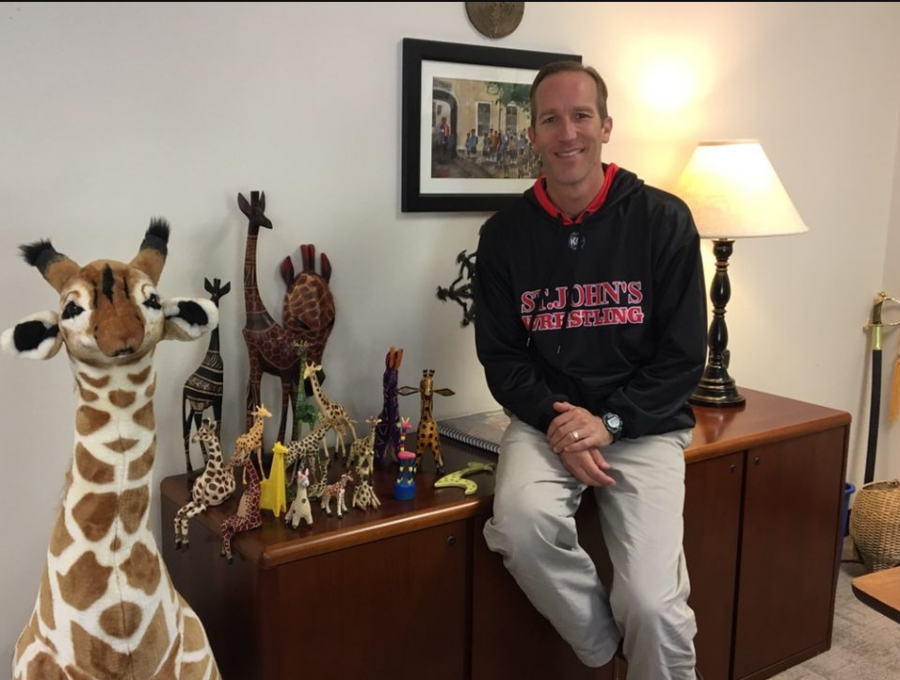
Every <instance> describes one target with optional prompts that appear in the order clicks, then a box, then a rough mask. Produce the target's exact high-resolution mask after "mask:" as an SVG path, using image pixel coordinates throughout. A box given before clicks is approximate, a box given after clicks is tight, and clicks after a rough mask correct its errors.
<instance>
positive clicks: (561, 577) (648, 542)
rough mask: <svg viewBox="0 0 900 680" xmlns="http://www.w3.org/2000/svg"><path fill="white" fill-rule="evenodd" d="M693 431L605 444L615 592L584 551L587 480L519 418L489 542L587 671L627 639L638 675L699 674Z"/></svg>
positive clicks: (646, 678) (505, 452)
mask: <svg viewBox="0 0 900 680" xmlns="http://www.w3.org/2000/svg"><path fill="white" fill-rule="evenodd" d="M690 440H691V431H690V430H681V431H677V432H670V433H667V434H664V435H652V436H645V437H641V438H640V439H622V440H620V441H618V442H616V443H615V444H612V445H610V446H609V447H607V448H606V449H605V450H604V451H603V455H604V457H605V458H606V460H607V462H609V464H610V465H611V466H612V468H611V470H609V471H608V474H609V475H610V476H611V477H613V478H614V479H615V480H616V485H615V486H611V487H605V488H597V489H594V494H595V496H596V499H597V507H598V509H599V514H600V523H601V526H602V528H603V535H604V539H605V541H606V545H607V548H608V550H609V556H610V559H611V561H612V564H613V570H614V583H613V587H612V589H611V592H610V593H607V591H606V589H605V588H604V586H603V585H602V584H601V583H600V579H599V577H598V576H597V570H596V568H595V567H594V564H593V562H592V561H591V558H590V557H589V556H588V554H587V553H586V552H585V551H584V550H583V549H582V548H581V547H580V546H579V544H578V537H577V533H576V528H575V511H576V510H577V509H578V506H579V503H580V502H581V494H582V493H583V492H584V491H585V489H586V488H587V487H585V486H584V485H583V484H581V483H580V482H578V481H577V480H576V479H575V478H574V477H573V476H572V475H571V473H570V472H569V471H568V470H566V469H565V467H563V465H562V461H561V460H560V458H559V456H557V455H556V454H554V453H553V451H551V450H550V447H549V445H548V444H547V440H546V438H545V435H544V433H542V432H540V431H538V430H536V429H535V428H533V427H531V426H530V425H526V424H525V423H523V422H521V421H519V420H518V419H516V418H515V417H513V418H512V424H511V425H510V427H509V429H508V430H507V431H506V434H505V435H504V437H503V441H502V445H501V454H500V461H499V464H498V466H497V478H496V491H495V496H494V517H493V518H492V519H491V520H490V521H488V522H487V524H485V527H484V537H485V539H486V540H487V544H488V546H489V547H490V549H491V550H493V551H494V552H497V553H499V554H501V555H502V556H503V561H504V564H505V565H506V568H507V569H508V570H509V571H510V573H511V574H512V575H513V577H514V578H515V579H516V581H517V582H518V584H519V586H520V587H521V588H522V590H523V591H524V592H525V594H526V595H527V596H528V599H529V600H531V603H532V604H533V605H534V606H535V608H536V609H537V610H538V611H539V612H540V613H541V614H543V615H544V616H545V617H546V618H547V619H548V620H549V621H550V623H552V624H553V626H554V627H555V628H556V630H557V631H558V632H559V634H560V635H561V636H562V637H563V639H565V640H566V641H567V642H568V643H569V644H570V645H572V648H573V650H574V651H575V653H576V654H577V655H578V658H579V659H581V661H582V662H583V663H584V664H586V665H588V666H602V665H604V664H606V663H607V662H609V660H610V659H611V658H612V657H613V655H614V654H615V651H616V648H617V647H618V644H619V641H620V640H621V639H623V638H624V644H623V651H624V653H625V658H626V659H627V660H628V680H665V679H669V678H672V679H678V680H687V679H688V678H690V679H693V678H694V664H695V655H694V644H693V639H694V635H695V634H696V632H697V626H696V623H695V621H694V612H693V611H692V610H691V608H690V607H688V605H687V599H688V595H689V594H690V583H689V581H688V574H687V567H686V564H685V559H684V552H683V551H682V537H683V521H682V510H683V507H684V449H685V447H687V445H688V444H689V443H690Z"/></svg>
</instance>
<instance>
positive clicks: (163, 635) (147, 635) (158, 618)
mask: <svg viewBox="0 0 900 680" xmlns="http://www.w3.org/2000/svg"><path fill="white" fill-rule="evenodd" d="M176 640H178V638H177V637H176ZM169 644H170V638H169V629H168V628H167V627H166V615H165V612H164V611H163V608H162V605H160V606H159V607H157V609H156V613H155V614H154V615H153V618H152V619H151V620H150V623H149V624H148V625H147V630H146V631H144V637H143V638H141V642H140V644H138V646H137V648H136V649H135V650H134V652H133V653H132V655H131V660H132V663H133V664H134V677H136V678H146V677H149V676H150V674H151V673H153V672H154V671H155V670H156V669H157V668H159V666H160V664H162V662H163V661H164V660H165V657H166V652H168V651H169ZM182 677H184V676H182Z"/></svg>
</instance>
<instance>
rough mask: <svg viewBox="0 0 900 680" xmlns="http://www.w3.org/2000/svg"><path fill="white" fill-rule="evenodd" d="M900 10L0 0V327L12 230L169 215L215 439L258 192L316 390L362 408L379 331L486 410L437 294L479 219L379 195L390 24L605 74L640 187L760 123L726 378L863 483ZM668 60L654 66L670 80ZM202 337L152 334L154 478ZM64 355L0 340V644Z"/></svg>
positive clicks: (389, 91)
mask: <svg viewBox="0 0 900 680" xmlns="http://www.w3.org/2000/svg"><path fill="white" fill-rule="evenodd" d="M898 29H900V6H898V5H897V4H889V5H877V4H858V5H855V6H853V7H852V8H851V7H850V5H849V4H836V5H831V4H827V5H826V4H824V3H818V4H809V5H805V6H800V5H799V4H776V5H766V4H751V5H739V4H731V3H728V4H724V3H723V4H718V5H702V6H701V5H699V4H685V3H677V4H658V5H657V4H625V3H622V4H619V3H591V4H577V5H576V4H575V3H559V4H553V5H550V4H547V3H527V4H526V9H525V17H524V19H523V21H522V24H521V26H520V27H519V28H518V30H517V31H516V32H515V33H514V34H513V35H512V36H510V37H508V38H506V39H503V40H500V41H491V40H488V39H487V38H483V37H481V36H480V35H479V34H478V33H477V32H476V31H475V30H474V29H473V28H472V27H471V26H470V24H469V23H468V20H467V18H466V16H465V11H464V6H463V3H411V4H404V5H402V6H401V5H399V4H396V5H395V4H390V3H380V4H372V5H367V6H361V5H356V4H353V3H340V4H335V5H328V4H319V3H311V4H305V5H275V4H272V5H269V4H255V5H253V6H250V5H247V4H229V5H210V6H207V5H186V6H184V5H180V4H179V5H176V4H170V5H166V4H159V5H155V6H153V7H149V6H145V5H134V4H127V5H126V4H110V5H104V6H100V5H91V4H84V5H74V4H72V5H69V4H67V5H30V4H18V3H0V64H3V67H2V77H0V84H2V87H0V113H2V118H0V122H2V124H0V149H2V155H0V159H2V160H0V205H2V226H0V282H2V287H3V289H4V290H6V291H7V296H6V301H5V302H4V304H3V305H2V307H0V327H2V328H5V327H8V326H9V325H11V324H12V323H14V322H15V321H16V320H18V319H19V318H21V317H22V316H24V315H26V314H29V313H31V312H33V311H37V310H42V309H48V308H52V307H54V306H55V304H56V299H55V294H54V292H53V291H52V289H51V288H50V287H49V286H48V285H47V284H46V283H44V282H43V280H42V279H41V278H40V276H39V274H38V272H37V271H35V270H32V269H29V268H28V267H27V266H26V265H24V264H23V263H22V262H21V261H20V260H19V258H18V256H17V246H18V245H19V244H20V243H24V242H28V241H31V240H34V239H37V238H41V237H50V238H52V239H53V242H54V244H55V245H56V247H57V248H58V249H59V250H60V251H61V252H64V253H66V254H68V255H70V256H71V257H73V258H74V259H76V260H78V261H82V262H84V261H89V260H92V259H95V258H100V257H109V258H114V259H126V258H128V259H130V258H131V257H132V255H133V254H134V253H135V252H136V249H137V247H138V244H139V243H140V240H141V237H142V234H143V231H144V229H145V228H146V225H147V222H148V219H149V218H150V217H151V216H155V215H162V216H165V217H167V218H168V219H169V220H170V221H171V223H172V226H173V234H172V239H171V241H170V256H169V262H168V266H167V270H166V271H165V273H164V275H163V279H162V284H161V289H162V291H163V293H165V294H167V295H187V294H190V295H203V294H204V292H203V288H202V278H203V277H204V276H208V277H213V276H218V277H220V278H223V279H228V280H231V281H232V285H233V292H232V293H231V295H229V296H228V297H226V298H225V299H224V300H223V303H222V312H223V323H222V345H223V355H224V358H225V363H226V370H227V377H226V381H227V388H226V389H227V397H226V419H227V422H226V424H225V436H224V439H225V441H226V442H228V441H230V440H232V439H233V437H234V436H236V435H237V434H238V431H239V428H240V424H241V417H240V414H241V410H242V404H243V389H244V387H243V382H244V380H245V379H246V360H245V358H244V346H243V341H242V339H241V336H240V327H241V325H242V323H243V310H242V300H241V266H242V258H243V248H244V238H245V233H246V221H245V219H244V218H243V216H242V215H241V214H240V212H239V211H238V209H237V207H236V204H235V196H236V194H237V192H239V191H241V192H248V191H250V190H252V189H264V190H265V191H266V195H267V199H268V205H267V208H268V209H267V214H269V215H270V216H271V217H272V219H273V221H274V223H275V229H274V231H272V232H265V233H263V234H262V236H261V238H260V242H259V257H258V263H259V271H260V286H261V289H262V294H263V297H264V299H265V301H266V303H267V305H268V306H269V308H270V309H271V310H278V311H280V296H281V294H282V291H283V288H282V284H281V282H280V280H279V279H278V276H277V273H276V270H277V265H278V263H279V262H280V261H281V259H282V258H283V257H285V256H286V255H288V254H290V253H293V252H294V251H295V249H296V248H297V247H298V246H299V245H300V244H301V243H314V244H315V245H316V246H317V248H318V249H319V250H320V251H324V252H326V253H327V254H328V256H329V258H330V259H331V261H332V263H333V266H334V276H333V278H332V287H333V290H334V294H335V297H336V299H337V304H338V320H337V325H336V328H335V331H334V334H333V335H332V338H331V340H330V341H329V345H328V349H327V351H326V355H325V365H326V370H327V372H328V374H329V378H328V383H327V387H328V389H329V392H330V394H331V395H332V396H333V397H335V398H337V399H339V400H342V401H343V402H344V403H346V404H347V406H348V407H349V408H350V409H351V411H352V412H353V414H354V415H355V417H356V418H357V420H359V421H360V422H362V421H363V420H364V419H365V418H366V417H367V416H369V415H371V414H373V413H376V412H377V411H378V410H379V409H380V405H381V373H382V369H383V361H384V354H385V352H386V350H387V349H388V347H390V346H391V345H397V346H401V347H404V348H405V356H404V363H403V369H402V372H401V380H402V382H403V383H405V384H417V380H418V376H419V375H420V372H421V369H422V368H425V367H431V368H434V369H436V371H437V373H436V378H437V382H438V383H439V384H440V385H441V386H444V385H447V386H450V387H452V388H453V389H454V390H456V392H457V395H456V396H455V397H452V398H449V399H440V400H439V402H438V403H437V405H436V409H437V412H438V415H441V414H443V415H445V416H451V415H456V414H460V413H464V412H470V411H475V410H481V409H485V408H489V407H492V406H493V401H492V399H491V397H490V395H489V394H488V393H487V390H486V388H485V386H484V383H483V379H482V373H481V369H480V367H479V365H478V363H477V361H476V359H475V356H474V351H473V348H472V331H471V329H461V328H460V327H459V319H460V314H459V312H458V308H457V307H456V306H455V305H452V303H448V304H441V303H439V302H438V301H437V300H436V298H435V295H434V293H435V289H436V287H437V286H438V285H446V284H447V283H449V282H450V281H451V280H452V279H453V278H454V277H455V275H456V271H455V266H454V259H455V256H456V254H457V253H458V252H459V251H461V250H463V249H472V248H474V246H475V244H476V236H477V231H478V227H479V226H480V224H481V223H482V222H483V221H484V219H485V218H486V217H487V215H486V214H464V213H457V214H413V215H411V214H402V213H400V211H399V194H400V189H399V187H400V182H399V176H400V110H399V109H400V94H401V72H400V41H401V39H402V38H404V37H414V38H421V39H429V40H444V41H450V42H460V43H469V44H486V45H491V46H496V47H504V48H518V49H530V50H545V51H559V52H572V53H579V54H582V55H583V56H584V59H585V61H586V62H588V63H592V64H594V65H596V66H597V67H598V68H599V69H600V70H601V72H602V73H604V74H605V76H606V77H607V80H608V83H609V87H610V91H611V93H612V94H611V97H610V110H611V113H612V115H613V116H614V119H615V128H614V131H613V140H612V143H611V144H610V146H609V148H608V150H607V154H606V159H607V160H611V161H616V162H617V163H619V164H620V165H622V166H624V167H628V168H629V169H633V170H635V171H637V172H638V173H639V174H640V175H642V176H643V177H644V178H645V179H647V180H648V181H649V182H651V183H653V184H657V185H659V186H663V187H666V188H668V187H671V186H672V185H673V184H674V182H675V180H676V179H677V176H678V173H679V172H680V170H681V167H682V166H683V164H684V163H685V162H686V160H687V158H688V156H689V155H690V153H691V150H692V148H693V146H694V144H695V142H696V141H697V140H698V139H703V138H727V137H732V138H734V137H756V138H759V139H760V140H761V141H762V143H763V145H764V147H765V149H766V151H767V153H768V154H769V157H770V158H771V160H772V162H773V164H774V165H775V167H776V169H777V170H778V172H779V173H780V175H781V178H782V180H783V182H784V184H785V186H786V187H787V189H788V191H789V193H790V195H791V196H792V197H793V200H794V202H795V204H796V205H797V208H798V210H799V211H800V213H801V215H802V216H803V218H804V219H805V221H806V223H807V224H808V225H809V227H810V232H809V233H808V234H806V235H804V236H802V237H790V238H785V239H781V240H774V239H762V240H758V241H754V242H740V243H738V244H737V245H736V247H735V254H734V256H733V258H732V266H731V275H732V284H733V290H734V294H733V296H732V301H731V303H730V304H729V313H728V322H729V328H730V331H731V341H730V345H729V346H730V348H731V350H732V355H733V359H732V369H731V370H732V374H733V375H734V376H735V378H736V379H737V380H738V382H739V383H741V384H742V385H746V386H748V387H752V388H756V389H762V390H769V391H772V392H777V393H779V394H783V395H787V396H792V397H796V398H800V399H804V400H808V401H814V402H817V403H821V404H825V405H829V406H833V407H837V408H841V409H846V410H848V411H850V412H851V413H852V414H853V416H854V422H855V425H854V440H853V450H852V460H851V478H854V479H856V478H858V477H861V475H862V458H861V454H862V449H864V438H865V432H864V431H863V430H864V428H861V427H860V424H861V423H863V421H864V416H865V410H864V409H865V408H866V401H867V399H866V396H865V390H866V384H867V378H866V377H865V376H864V370H865V368H866V348H865V338H864V336H863V334H862V333H861V331H860V327H861V325H862V324H863V323H864V322H865V318H866V316H867V313H868V307H869V304H870V300H871V298H872V295H873V294H874V292H875V291H877V290H879V289H880V288H881V287H882V286H883V285H886V284H885V283H884V281H887V282H888V284H889V283H890V282H891V281H892V280H893V278H896V276H897V275H896V273H894V272H892V271H891V270H890V267H888V272H889V274H888V275H887V276H883V267H884V264H883V261H882V260H883V257H882V255H881V253H882V252H883V251H884V249H885V247H886V244H888V243H890V244H891V245H890V248H891V251H892V252H893V253H895V254H896V253H897V250H898V249H900V242H898V240H897V238H896V236H895V235H896V233H897V231H898V229H900V218H898V210H900V209H898V207H897V205H896V202H895V201H896V196H897V195H898V188H900V186H898V182H897V177H896V168H897V164H898V158H900V147H898V121H900V74H898V72H897V69H896V64H898V63H900V43H898V42H897V41H896V40H895V36H896V35H897V33H898ZM679 64H681V65H682V67H683V71H681V74H682V75H683V76H684V77H685V78H687V79H688V81H689V84H688V85H685V86H683V87H681V88H678V89H676V90H675V91H673V92H670V93H669V95H668V96H667V97H666V98H665V99H664V100H663V101H662V102H661V103H657V104H652V103H651V102H650V100H648V99H647V95H646V93H645V92H644V90H643V89H642V88H643V86H644V85H643V83H644V81H645V79H646V77H647V75H648V73H652V72H653V71H654V69H655V68H657V67H659V66H660V65H668V67H669V68H670V69H671V68H675V67H677V66H678V65H679ZM669 73H670V75H669V76H664V78H663V80H662V81H661V82H662V83H663V84H666V83H669V84H671V83H673V82H675V83H677V82H680V81H679V80H678V78H679V77H680V76H678V73H679V72H678V71H677V69H676V70H675V71H670V72H669ZM672 74H674V75H672ZM690 83H692V84H690ZM657 92H658V90H657ZM684 94H686V95H687V99H686V100H684V101H679V100H680V99H681V96H682V95H684ZM892 211H893V212H892ZM889 225H891V226H892V227H893V232H892V235H893V236H894V237H893V238H891V239H889V237H888V233H889V232H888V229H889ZM889 255H890V252H889ZM890 261H891V260H890V259H889V260H888V262H890ZM894 261H896V258H894ZM894 285H895V286H896V285H897V282H896V281H894ZM278 311H276V314H278ZM205 344H206V343H205V341H201V342H200V343H197V344H195V345H178V346H176V345H174V344H172V343H169V344H167V345H166V346H165V347H163V348H162V349H161V350H160V352H159V355H158V369H159V381H160V382H159V390H158V395H159V397H160V398H159V399H158V400H157V421H158V423H159V424H160V425H161V428H160V433H159V435H160V447H159V454H158V462H157V468H156V474H157V477H158V479H162V478H163V477H164V476H167V475H169V474H173V473H176V472H179V471H180V470H182V469H183V456H182V453H181V443H180V431H179V419H180V415H179V414H180V408H181V405H180V404H179V403H178V401H179V396H180V387H181V384H182V383H183V381H184V380H185V378H186V377H187V376H188V375H189V374H190V372H191V371H192V370H193V369H194V368H195V366H196V365H197V363H199V361H200V359H201V358H202V356H203V353H204V351H205ZM65 364H66V362H65V360H64V359H63V358H61V357H58V358H57V359H55V360H54V361H51V362H45V363H32V362H25V361H13V360H12V359H9V358H0V385H2V389H0V428H2V432H3V460H4V462H5V466H4V474H3V475H2V476H0V504H2V506H0V509H2V512H3V516H4V517H5V518H6V521H5V522H4V523H3V525H2V526H3V528H2V543H3V545H4V546H6V549H5V550H4V551H3V552H2V557H0V599H2V601H3V602H4V605H5V611H4V615H3V616H2V617H0V659H2V658H9V655H10V654H11V650H12V646H13V644H14V641H15V638H16V635H17V634H18V632H19V630H20V628H21V626H22V625H23V624H24V622H25V621H26V619H27V616H28V613H29V611H30V609H31V607H32V604H33V598H34V596H35V594H36V592H37V583H38V579H39V576H40V572H41V568H42V565H43V561H44V552H45V547H46V544H47V541H48V537H49V533H50V528H51V523H52V520H53V517H54V513H55V508H56V505H57V503H58V501H59V494H60V490H61V488H62V482H63V475H64V472H65V469H66V468H67V466H68V465H69V460H70V451H71V444H72V413H73V406H74V403H75V399H74V394H73V388H72V380H71V378H70V375H69V371H68V367H67V366H66V365H65ZM406 399H408V400H409V401H406V400H404V402H403V404H405V407H404V408H405V409H406V410H407V411H408V412H409V413H410V414H411V415H416V410H417V408H418V404H417V402H416V401H415V400H414V398H406ZM860 442H862V444H860ZM880 472H881V476H884V475H887V474H893V475H896V474H898V473H900V463H898V462H897V461H893V462H889V461H888V460H887V456H884V457H883V459H882V464H881V468H880ZM16 520H18V521H16ZM13 546H14V547H13Z"/></svg>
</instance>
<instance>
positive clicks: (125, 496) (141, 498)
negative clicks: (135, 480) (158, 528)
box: [119, 486, 150, 534]
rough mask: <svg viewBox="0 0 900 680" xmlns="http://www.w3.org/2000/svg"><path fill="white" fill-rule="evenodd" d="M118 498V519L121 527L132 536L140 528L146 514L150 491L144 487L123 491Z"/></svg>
mask: <svg viewBox="0 0 900 680" xmlns="http://www.w3.org/2000/svg"><path fill="white" fill-rule="evenodd" d="M119 498H120V504H119V517H120V518H121V520H122V526H123V527H125V531H127V532H128V533H129V534H133V533H134V532H135V531H137V530H138V529H139V528H140V526H141V520H142V519H143V517H144V513H145V512H147V506H148V505H149V504H150V491H149V490H148V489H147V487H146V486H139V487H138V488H136V489H128V490H127V491H123V492H122V495H121V496H120V497H119Z"/></svg>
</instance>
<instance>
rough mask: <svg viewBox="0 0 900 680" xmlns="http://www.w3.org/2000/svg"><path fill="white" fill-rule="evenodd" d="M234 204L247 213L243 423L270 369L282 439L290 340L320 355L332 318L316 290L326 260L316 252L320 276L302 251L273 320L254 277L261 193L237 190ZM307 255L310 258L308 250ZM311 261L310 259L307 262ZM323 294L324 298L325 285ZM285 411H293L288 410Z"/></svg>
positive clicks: (262, 220)
mask: <svg viewBox="0 0 900 680" xmlns="http://www.w3.org/2000/svg"><path fill="white" fill-rule="evenodd" d="M238 206H239V207H240V209H241V212H243V213H244V215H246V216H247V245H246V249H245V253H244V309H245V311H246V315H247V318H246V320H245V322H244V330H243V335H244V341H245V342H246V343H247V352H248V355H249V361H250V379H249V382H248V387H247V425H246V426H247V427H250V421H251V418H252V412H253V408H254V407H255V406H256V404H258V403H259V400H260V392H259V384H260V381H261V380H262V376H263V374H264V373H268V374H271V375H274V376H276V377H277V378H279V379H280V380H281V423H280V424H279V426H278V441H282V442H283V441H285V438H284V436H285V432H286V430H287V422H288V408H289V406H290V405H291V404H292V403H295V401H296V397H297V367H298V366H299V365H300V358H299V357H298V356H297V352H296V351H295V346H296V344H297V343H298V342H301V341H305V342H306V343H307V344H308V345H309V356H310V357H311V358H314V360H316V361H321V351H322V349H324V347H325V339H327V337H328V334H329V333H330V332H331V326H332V325H333V324H334V301H333V300H332V301H331V303H330V305H331V306H330V310H331V311H330V312H328V302H327V301H326V300H325V295H324V293H322V288H323V287H324V288H325V289H326V290H328V278H330V277H331V265H330V264H328V258H327V257H325V255H322V270H323V274H327V278H326V276H324V275H323V276H320V275H318V274H316V273H315V271H307V269H306V265H307V261H306V257H305V256H304V271H303V272H301V274H300V276H298V277H297V280H296V281H292V282H291V284H290V285H292V286H293V288H289V290H288V293H287V297H286V298H285V316H284V318H285V326H284V327H282V326H280V325H278V324H277V323H276V322H275V320H274V319H273V318H272V316H271V314H269V312H268V310H267V309H266V306H265V304H264V303H263V301H262V298H261V297H260V295H259V287H258V285H257V281H256V247H257V240H258V237H259V229H260V227H264V228H266V229H271V228H272V221H271V220H270V219H269V218H268V217H266V216H265V210H266V195H265V193H262V192H259V191H254V192H252V193H251V194H250V201H247V199H246V198H244V196H243V195H242V194H238ZM310 248H311V246H310ZM306 252H307V251H304V253H306ZM313 260H315V253H314V251H313ZM314 265H315V262H314V261H313V263H312V267H314ZM326 270H327V271H326ZM291 271H293V269H292V270H291ZM327 296H328V298H329V299H330V296H331V291H330V290H328V293H327ZM289 300H290V301H291V302H290V304H289ZM316 304H320V305H321V310H320V311H319V312H317V313H316V314H314V313H313V312H312V311H310V310H311V309H314V308H315V305H316ZM329 314H330V320H328V318H329ZM309 324H312V325H309ZM323 326H324V327H323ZM326 329H327V332H326ZM317 353H318V354H317ZM290 412H291V413H293V410H291V411H290Z"/></svg>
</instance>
